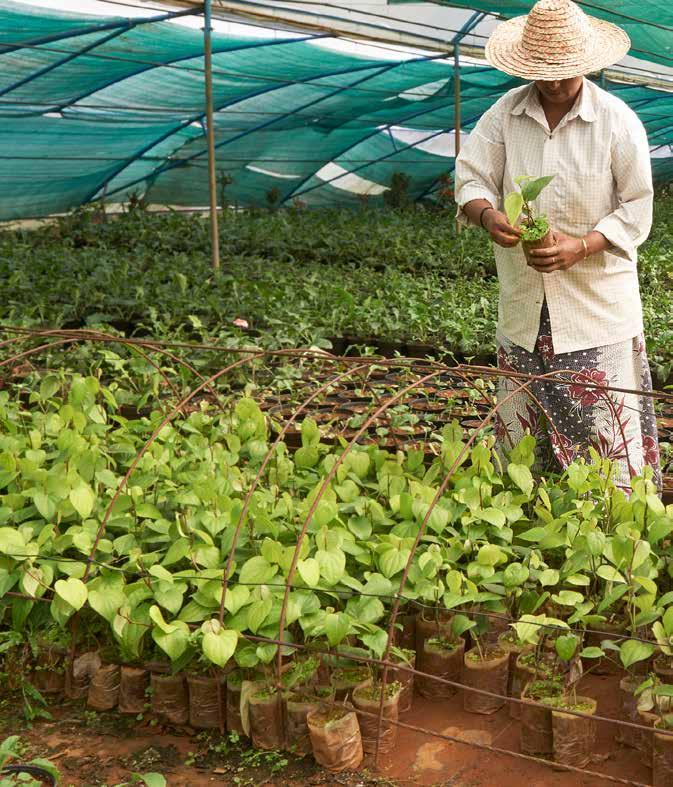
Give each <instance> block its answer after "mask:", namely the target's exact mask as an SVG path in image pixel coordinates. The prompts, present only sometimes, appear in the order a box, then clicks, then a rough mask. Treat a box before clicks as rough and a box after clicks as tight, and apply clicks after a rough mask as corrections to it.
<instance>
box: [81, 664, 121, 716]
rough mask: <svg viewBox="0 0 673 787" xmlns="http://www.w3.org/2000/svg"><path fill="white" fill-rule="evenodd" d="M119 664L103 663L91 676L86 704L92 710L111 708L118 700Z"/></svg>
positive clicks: (115, 705) (114, 706)
mask: <svg viewBox="0 0 673 787" xmlns="http://www.w3.org/2000/svg"><path fill="white" fill-rule="evenodd" d="M120 676H121V670H120V668H119V664H105V665H104V666H102V667H101V668H100V669H99V670H98V671H97V672H96V673H95V675H94V676H93V677H92V678H91V683H90V684H89V695H88V698H87V705H88V706H89V707H90V708H93V709H94V710H99V711H104V710H112V709H113V708H116V707H117V702H118V701H119V682H120Z"/></svg>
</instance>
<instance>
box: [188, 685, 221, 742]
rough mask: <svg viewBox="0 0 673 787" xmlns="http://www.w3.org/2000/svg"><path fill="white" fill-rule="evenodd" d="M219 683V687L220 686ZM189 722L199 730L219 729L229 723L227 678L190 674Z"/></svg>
mask: <svg viewBox="0 0 673 787" xmlns="http://www.w3.org/2000/svg"><path fill="white" fill-rule="evenodd" d="M218 683H219V687H218ZM187 686H188V688H189V723H190V725H191V726H192V727H195V728H196V729H197V730H214V729H219V728H220V725H221V726H222V727H224V728H226V725H227V682H226V678H224V677H221V678H220V679H219V680H218V679H217V678H213V677H209V676H205V675H188V676H187Z"/></svg>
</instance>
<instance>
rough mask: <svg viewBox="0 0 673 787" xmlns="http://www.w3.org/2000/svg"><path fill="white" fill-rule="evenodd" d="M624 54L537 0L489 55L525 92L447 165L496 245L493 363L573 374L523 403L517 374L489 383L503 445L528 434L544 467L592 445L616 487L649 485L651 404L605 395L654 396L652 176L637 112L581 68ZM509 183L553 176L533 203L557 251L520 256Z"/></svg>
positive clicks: (565, 4)
mask: <svg viewBox="0 0 673 787" xmlns="http://www.w3.org/2000/svg"><path fill="white" fill-rule="evenodd" d="M629 47H630V41H629V38H628V36H627V35H626V33H624V32H623V31H622V30H621V29H620V28H618V27H616V26H615V25H612V24H610V23H608V22H604V21H602V20H599V19H594V18H592V17H589V16H587V15H586V14H585V13H584V12H583V11H582V10H581V9H580V8H579V7H578V6H577V5H575V3H573V2H571V1H570V0H540V2H538V3H537V4H536V5H535V6H534V7H533V8H532V10H531V12H530V14H529V15H528V16H526V17H518V18H515V19H511V20H509V21H507V22H504V23H503V24H501V25H500V26H499V27H498V28H497V29H496V30H495V32H494V33H493V35H492V36H491V38H490V39H489V41H488V44H487V46H486V57H487V59H488V61H489V62H490V63H491V64H492V65H493V66H495V67H496V68H498V69H500V70H502V71H505V72H506V73H508V74H511V75H514V76H518V77H522V78H524V79H526V80H528V81H530V82H532V84H530V85H527V86H525V87H520V88H515V89H514V90H510V91H509V92H508V93H506V94H505V95H504V96H503V97H502V98H501V99H500V100H499V101H497V102H496V103H495V104H494V106H493V107H491V108H490V109H489V110H488V111H487V112H486V113H485V114H484V115H483V117H482V118H481V119H480V120H479V122H478V123H477V126H476V128H475V129H474V131H473V132H472V134H471V135H470V138H469V140H468V141H467V143H466V144H465V146H464V147H463V150H462V152H461V154H460V155H459V157H458V159H457V161H456V200H457V202H458V205H459V211H458V214H459V220H461V221H463V222H465V223H471V224H474V225H476V226H481V227H482V228H483V229H484V230H485V231H486V232H488V233H489V235H490V236H491V238H492V239H493V241H494V243H495V244H496V245H495V257H496V263H497V268H498V278H499V281H500V301H499V309H498V330H497V334H496V339H497V344H498V362H499V367H500V368H502V369H504V370H508V371H518V372H525V373H529V374H535V375H540V374H546V373H548V372H551V371H554V370H568V374H565V375H563V377H564V379H568V378H570V379H568V384H558V383H557V384H550V383H545V384H543V383H535V384H533V385H532V386H531V392H532V394H533V397H530V396H528V395H527V394H526V393H525V392H520V393H515V394H514V395H512V396H509V395H510V394H512V392H513V391H515V390H516V388H517V387H518V385H520V384H521V381H519V382H517V381H515V380H512V379H507V378H502V379H501V381H500V385H499V398H500V400H501V402H503V405H502V409H501V410H500V416H501V418H500V421H499V424H498V425H499V439H500V441H501V444H504V445H505V447H507V443H508V441H512V442H514V443H516V442H518V440H519V439H520V438H521V437H522V436H523V435H524V434H525V432H526V431H530V432H531V433H532V434H533V435H534V436H535V437H537V438H538V444H539V457H540V460H541V461H542V462H543V463H544V464H545V465H546V466H547V467H549V466H550V463H552V464H553V463H557V464H560V466H561V467H565V466H567V465H568V464H569V462H570V461H572V459H573V458H574V457H576V456H578V455H579V454H586V450H587V447H588V446H593V447H594V448H595V449H596V451H598V453H599V454H600V455H601V456H603V457H607V458H610V459H612V460H614V475H613V478H614V479H615V481H616V482H617V483H618V484H619V485H621V486H623V487H625V488H630V479H631V477H632V476H633V475H635V474H640V473H641V472H642V470H643V467H644V466H645V465H650V466H651V467H652V468H653V470H654V474H655V482H656V483H657V485H660V483H661V477H660V471H659V448H658V442H657V431H656V420H655V416H654V408H653V403H652V399H650V398H648V397H641V396H637V395H634V394H623V393H617V392H612V393H608V392H607V391H605V390H604V388H605V386H611V387H619V388H625V389H635V390H644V391H649V390H651V387H652V382H651V376H650V370H649V365H648V362H647V356H646V354H645V342H644V339H643V319H642V307H641V303H640V292H639V289H638V276H637V270H636V264H637V252H636V250H637V248H638V246H639V245H640V244H641V243H642V242H643V241H644V240H645V239H646V237H647V235H648V234H649V231H650V227H651V223H652V200H653V192H652V173H651V166H650V155H649V146H648V142H647V136H646V134H645V129H644V128H643V126H642V124H641V123H640V121H639V120H638V118H637V116H636V115H635V114H634V113H633V112H632V111H631V109H629V107H627V106H626V104H624V103H623V102H622V101H621V100H620V99H618V98H616V97H615V96H614V95H612V94H609V93H607V92H605V91H603V90H601V89H600V88H599V87H597V86H596V85H595V84H593V83H592V82H590V81H588V80H587V79H585V77H584V75H585V74H588V73H591V72H595V71H599V70H600V69H601V68H605V67H606V66H609V65H611V64H612V63H615V62H617V61H618V60H620V59H621V58H622V57H623V56H624V55H625V54H626V53H627V51H628V49H629ZM521 175H531V176H535V177H539V176H543V175H553V176H554V179H553V180H552V182H551V183H550V185H549V186H547V188H546V189H544V190H543V192H542V194H541V195H540V197H539V198H538V200H537V202H536V206H537V208H538V210H539V212H540V213H542V214H545V215H546V216H547V218H548V219H549V223H550V226H551V227H552V229H553V231H554V242H553V245H552V247H551V248H546V249H538V250H536V251H534V252H533V256H532V258H531V262H530V263H527V262H526V258H525V256H524V254H523V251H522V249H521V246H520V243H519V236H520V234H521V232H520V230H519V229H518V228H517V227H516V226H512V225H510V223H509V221H508V220H507V217H506V216H505V214H504V213H503V212H502V205H503V198H504V195H505V194H507V193H508V192H511V191H514V190H516V185H515V182H514V181H515V178H517V177H519V176H521ZM583 383H589V384H590V385H592V386H593V387H589V388H587V387H585V386H584V385H583ZM602 389H603V390H602ZM536 400H537V401H536ZM538 403H539V404H538ZM540 405H541V406H542V409H543V411H544V416H543V415H542V414H541V411H540Z"/></svg>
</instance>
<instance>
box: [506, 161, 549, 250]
mask: <svg viewBox="0 0 673 787" xmlns="http://www.w3.org/2000/svg"><path fill="white" fill-rule="evenodd" d="M553 179H554V175H545V176H544V177H542V178H532V177H531V176H530V175H522V176H521V177H518V178H515V179H514V182H515V183H516V184H517V185H518V186H519V189H520V190H519V191H512V192H510V193H509V194H508V195H507V196H506V197H505V213H506V214H507V220H508V221H509V223H510V224H512V225H514V223H515V222H516V221H517V220H518V219H519V216H521V214H522V213H523V217H524V219H523V224H522V225H521V229H522V235H521V240H523V241H527V242H529V243H530V242H534V241H537V240H541V239H542V238H544V236H545V235H546V234H547V233H548V232H549V221H548V220H547V217H546V216H542V215H540V216H535V215H534V213H533V207H532V205H531V203H532V202H534V201H535V200H536V199H537V198H538V197H539V196H540V193H541V192H542V189H544V188H545V187H546V186H548V185H549V184H550V183H551V181H552V180H553Z"/></svg>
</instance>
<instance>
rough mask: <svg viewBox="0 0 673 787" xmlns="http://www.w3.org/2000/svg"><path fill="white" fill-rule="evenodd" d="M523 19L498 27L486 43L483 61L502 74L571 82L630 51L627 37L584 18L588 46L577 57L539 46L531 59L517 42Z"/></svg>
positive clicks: (607, 25)
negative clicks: (589, 34) (586, 24)
mask: <svg viewBox="0 0 673 787" xmlns="http://www.w3.org/2000/svg"><path fill="white" fill-rule="evenodd" d="M526 19H527V17H525V16H517V17H515V18H514V19H508V20H507V21H506V22H503V23H502V24H501V25H499V26H498V27H497V28H496V29H495V30H494V31H493V33H492V34H491V37H490V38H489V40H488V42H487V43H486V60H488V62H489V63H490V64H491V65H492V66H494V67H495V68H497V69H498V70H499V71H504V72H505V73H506V74H511V75H512V76H517V77H521V78H522V79H528V80H531V81H534V80H536V79H544V80H552V79H571V78H572V77H578V76H583V75H584V74H590V73H592V72H593V71H600V70H601V69H602V68H607V67H608V66H611V65H614V64H615V63H617V62H618V61H619V60H621V59H622V58H623V57H624V55H626V53H627V52H628V51H629V49H630V48H631V39H630V38H629V37H628V35H627V34H626V33H625V32H624V30H622V29H621V27H618V26H617V25H613V24H612V23H611V22H606V21H604V20H603V19H596V18H595V17H592V16H590V17H588V20H589V23H590V24H591V27H592V32H593V34H592V36H591V39H590V40H591V43H590V45H589V46H588V47H587V48H586V49H585V50H584V51H583V52H582V53H581V54H580V55H578V54H577V53H571V54H564V53H562V52H561V53H558V55H556V54H549V53H545V52H544V48H543V47H541V48H540V50H538V52H537V56H536V57H533V56H532V55H531V53H530V52H529V51H528V50H527V49H525V48H524V47H523V46H522V44H521V40H522V37H523V29H524V26H525V24H526Z"/></svg>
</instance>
